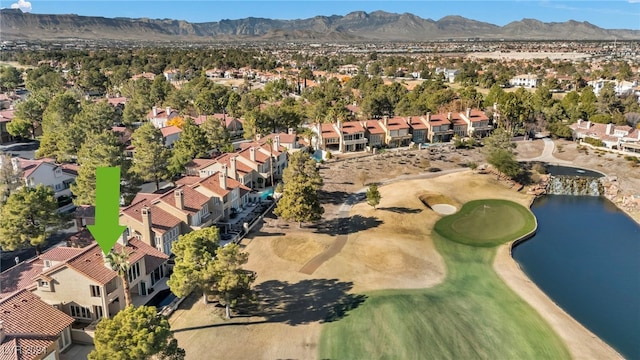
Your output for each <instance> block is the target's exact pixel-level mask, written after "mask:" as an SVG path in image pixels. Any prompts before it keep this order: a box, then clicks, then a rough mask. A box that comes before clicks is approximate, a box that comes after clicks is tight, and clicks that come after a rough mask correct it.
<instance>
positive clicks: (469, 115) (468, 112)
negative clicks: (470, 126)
mask: <svg viewBox="0 0 640 360" xmlns="http://www.w3.org/2000/svg"><path fill="white" fill-rule="evenodd" d="M467 119H471V108H467Z"/></svg>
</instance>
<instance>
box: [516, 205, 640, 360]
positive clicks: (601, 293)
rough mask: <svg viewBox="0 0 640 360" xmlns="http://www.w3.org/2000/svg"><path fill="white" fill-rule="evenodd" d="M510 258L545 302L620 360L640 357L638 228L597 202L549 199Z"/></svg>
mask: <svg viewBox="0 0 640 360" xmlns="http://www.w3.org/2000/svg"><path fill="white" fill-rule="evenodd" d="M531 210H532V211H533V213H534V214H535V215H536V217H537V219H538V231H537V233H536V235H535V236H534V237H533V238H531V239H529V240H527V241H525V242H523V243H521V244H519V245H518V246H516V247H515V248H514V250H513V257H514V258H515V260H516V261H517V262H518V263H519V264H520V266H521V267H522V269H523V270H524V271H525V272H526V273H527V275H528V276H529V278H531V280H533V281H534V282H535V283H536V284H537V285H538V287H540V288H541V289H542V290H543V291H544V292H545V293H546V294H547V295H548V296H549V297H551V298H552V299H553V300H554V301H555V302H556V303H557V304H558V305H559V306H560V307H562V308H563V309H564V310H565V311H567V312H568V313H569V314H570V315H571V316H572V317H573V318H574V319H576V320H577V321H579V322H580V323H581V324H583V325H584V326H585V327H587V328H588V329H589V330H591V331H592V332H593V333H595V334H596V335H597V336H598V337H600V338H601V339H603V340H604V341H605V342H607V343H608V344H609V345H611V346H612V347H614V348H615V349H616V350H618V352H620V353H621V354H622V355H623V356H624V357H625V358H628V359H640V226H639V225H638V224H637V223H636V222H635V221H633V220H632V219H631V218H629V217H628V216H627V215H626V214H624V213H623V212H622V211H620V210H619V209H618V208H616V207H615V205H614V204H613V203H611V202H610V201H609V200H607V199H605V198H603V197H595V196H566V195H548V196H544V197H541V198H539V199H538V200H536V201H535V202H534V204H533V206H532V207H531Z"/></svg>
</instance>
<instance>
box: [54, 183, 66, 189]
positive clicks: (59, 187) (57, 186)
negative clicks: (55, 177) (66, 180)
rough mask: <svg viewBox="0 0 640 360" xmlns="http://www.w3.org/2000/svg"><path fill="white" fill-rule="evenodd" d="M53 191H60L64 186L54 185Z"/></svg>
mask: <svg viewBox="0 0 640 360" xmlns="http://www.w3.org/2000/svg"><path fill="white" fill-rule="evenodd" d="M53 189H54V190H55V191H60V190H62V189H64V185H63V184H55V185H54V187H53Z"/></svg>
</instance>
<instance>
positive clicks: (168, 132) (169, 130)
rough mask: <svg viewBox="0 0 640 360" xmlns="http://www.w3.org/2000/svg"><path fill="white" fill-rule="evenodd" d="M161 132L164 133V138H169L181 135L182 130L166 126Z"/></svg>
mask: <svg viewBox="0 0 640 360" xmlns="http://www.w3.org/2000/svg"><path fill="white" fill-rule="evenodd" d="M160 132H161V133H162V137H167V136H169V135H174V134H178V133H181V132H182V129H180V128H179V127H177V126H166V127H163V128H162V129H160Z"/></svg>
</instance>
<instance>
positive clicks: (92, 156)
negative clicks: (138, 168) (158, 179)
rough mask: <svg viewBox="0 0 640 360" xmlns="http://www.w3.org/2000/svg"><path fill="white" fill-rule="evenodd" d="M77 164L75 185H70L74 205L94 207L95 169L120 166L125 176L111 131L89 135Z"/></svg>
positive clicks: (115, 139) (116, 141)
mask: <svg viewBox="0 0 640 360" xmlns="http://www.w3.org/2000/svg"><path fill="white" fill-rule="evenodd" d="M78 163H79V164H80V169H79V170H78V176H77V177H76V183H75V184H73V185H71V192H72V193H73V195H75V196H76V198H75V199H74V200H73V202H74V204H76V205H95V200H96V168H98V167H111V166H121V171H122V173H123V174H126V169H125V167H124V166H122V164H123V159H122V151H121V150H120V145H119V143H118V139H117V138H116V136H115V134H114V133H113V132H111V131H105V132H103V133H101V134H93V135H89V137H87V139H86V141H85V142H84V144H82V147H81V148H80V151H79V152H78ZM122 178H123V179H124V178H126V176H122Z"/></svg>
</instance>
